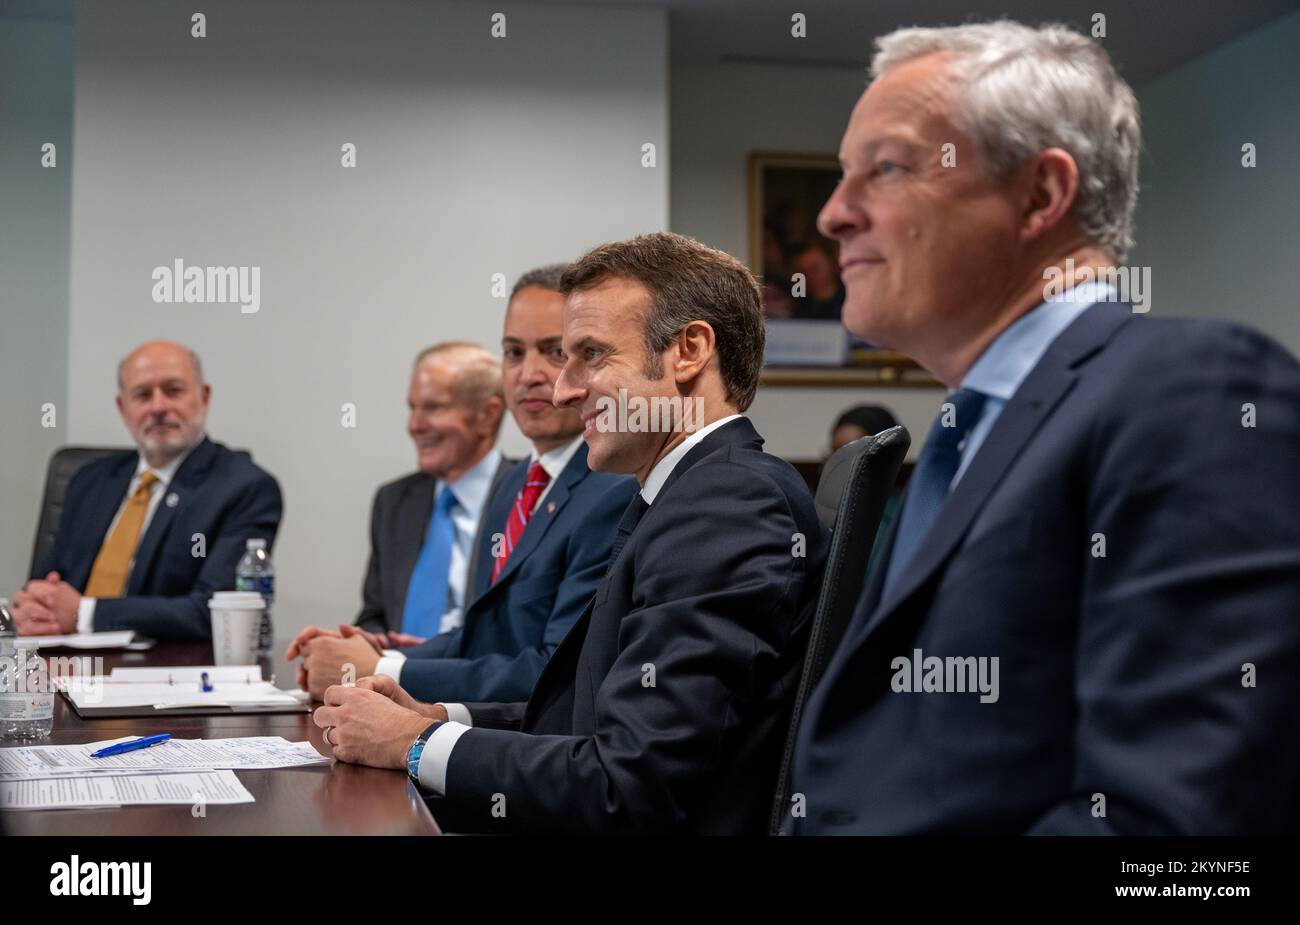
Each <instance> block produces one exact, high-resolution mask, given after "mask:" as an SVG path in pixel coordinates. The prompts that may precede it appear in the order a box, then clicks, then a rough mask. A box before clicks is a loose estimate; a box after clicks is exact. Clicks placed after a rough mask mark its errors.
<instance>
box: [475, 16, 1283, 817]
mask: <svg viewBox="0 0 1300 925" xmlns="http://www.w3.org/2000/svg"><path fill="white" fill-rule="evenodd" d="M879 48H880V51H879V54H878V55H877V56H876V59H875V61H874V62H873V68H872V70H873V75H874V81H873V82H872V84H871V85H870V86H869V87H868V89H867V90H866V92H865V93H864V94H863V96H862V98H861V100H860V101H859V102H858V104H857V107H856V108H855V109H854V111H853V115H852V117H851V118H850V121H849V126H848V130H847V132H846V133H845V136H844V140H843V143H842V145H841V149H840V159H841V161H842V163H843V168H844V173H843V178H842V179H841V180H840V183H839V185H838V186H837V188H836V190H835V192H834V193H833V194H832V196H831V198H830V200H829V201H828V202H827V204H826V206H825V208H824V209H823V210H822V213H821V216H820V219H819V226H820V228H821V230H822V231H823V233H825V234H827V235H829V236H831V237H834V238H837V239H838V240H839V241H840V262H841V266H842V268H843V275H844V280H845V282H846V283H847V286H848V299H847V302H846V303H845V308H844V319H845V323H846V324H847V325H848V327H849V329H850V330H851V331H852V332H853V333H855V334H857V335H859V336H860V337H863V338H865V339H867V340H869V341H871V342H872V343H878V344H882V345H884V346H886V347H889V348H892V349H896V350H899V351H901V352H903V353H906V354H908V355H910V356H912V357H914V358H915V359H916V360H917V361H918V362H919V363H920V364H921V365H922V366H924V367H925V368H927V369H928V370H930V371H931V372H932V373H933V374H934V375H935V376H936V378H938V379H939V380H940V381H941V382H943V383H945V384H946V385H947V386H948V388H949V389H951V390H952V391H951V392H950V394H949V396H948V398H947V401H946V402H945V403H944V406H943V408H942V410H941V412H940V414H939V417H938V419H937V420H936V422H935V426H934V428H933V429H932V430H931V433H930V436H929V438H928V439H927V441H926V443H925V445H924V447H923V448H922V450H921V454H920V457H919V459H918V460H917V464H916V468H915V469H914V471H913V474H912V477H911V480H910V482H909V484H908V487H907V490H906V494H905V495H904V499H903V503H902V509H901V511H900V513H899V516H898V519H897V520H896V522H895V529H894V530H893V532H892V536H891V537H890V540H889V542H888V544H887V546H886V548H885V549H884V550H883V552H882V555H881V557H880V562H879V563H878V565H877V567H876V568H875V569H874V571H873V573H872V574H871V575H870V576H869V577H868V578H867V581H866V587H865V590H864V593H863V595H862V598H861V600H860V602H859V605H858V609H857V612H856V614H855V616H854V619H853V621H852V622H851V624H850V625H849V627H848V629H847V631H846V633H845V635H844V638H843V641H842V642H841V644H840V646H839V647H838V649H837V651H836V652H835V654H834V655H833V657H832V658H831V661H830V663H829V664H828V666H827V669H826V672H825V674H824V676H823V677H822V680H821V682H820V684H819V685H818V686H817V688H816V689H815V691H814V693H813V694H812V696H811V697H810V699H809V702H808V706H807V709H806V710H805V711H804V714H803V717H802V720H801V724H800V730H799V734H798V739H797V750H796V754H795V763H794V773H793V782H792V793H793V797H792V802H791V805H790V810H791V812H790V816H789V825H790V828H792V829H793V831H795V832H797V833H807V834H822V833H827V834H829V833H845V834H875V833H1005V834H1011V833H1033V834H1089V833H1097V834H1101V833H1129V834H1134V833H1194V834H1223V833H1243V832H1271V831H1276V830H1278V829H1283V828H1287V827H1294V825H1295V819H1296V810H1297V806H1298V804H1297V781H1298V778H1300V775H1298V774H1297V769H1298V768H1300V736H1297V735H1296V732H1297V725H1296V717H1297V715H1298V714H1297V710H1296V706H1297V703H1300V672H1297V671H1296V665H1297V664H1298V663H1300V520H1298V519H1297V518H1296V517H1295V512H1296V511H1297V510H1300V485H1298V484H1297V473H1300V366H1298V365H1297V364H1296V362H1295V360H1294V359H1293V358H1292V357H1291V356H1289V355H1288V354H1287V353H1286V352H1285V351H1284V350H1282V349H1281V348H1279V347H1278V345H1277V344H1276V343H1274V342H1273V341H1271V340H1269V339H1268V338H1266V337H1264V336H1262V335H1260V334H1259V333H1257V332H1255V331H1253V330H1250V329H1248V328H1245V327H1242V326H1239V325H1236V324H1229V323H1225V322H1220V321H1209V320H1185V319H1172V318H1159V319H1155V318H1150V317H1146V316H1144V315H1143V314H1141V309H1140V308H1139V303H1140V302H1141V297H1140V296H1139V295H1137V294H1136V293H1133V294H1134V298H1132V299H1131V300H1130V299H1127V298H1125V294H1126V291H1130V292H1131V291H1132V287H1131V286H1130V282H1131V276H1130V275H1129V274H1136V273H1137V272H1139V269H1140V268H1132V267H1130V268H1122V269H1121V270H1120V271H1119V272H1116V273H1113V274H1112V273H1111V271H1112V270H1113V269H1114V268H1115V265H1116V264H1118V263H1120V262H1121V261H1122V260H1123V259H1124V256H1125V254H1126V252H1127V251H1128V249H1129V246H1130V244H1131V233H1132V225H1131V222H1132V215H1133V210H1134V206H1135V203H1136V199H1137V188H1138V184H1137V171H1138V153H1139V150H1140V148H1141V138H1140V131H1139V124H1138V112H1137V103H1136V100H1135V99H1134V96H1133V94H1132V92H1131V91H1130V89H1129V88H1128V86H1127V85H1126V84H1125V83H1124V82H1123V80H1122V79H1121V78H1120V77H1119V76H1118V75H1117V74H1116V72H1115V70H1114V69H1113V67H1112V65H1111V63H1110V61H1109V59H1108V57H1107V54H1106V52H1105V51H1104V50H1103V49H1102V47H1101V46H1100V45H1098V44H1096V43H1094V42H1092V41H1091V40H1090V39H1088V38H1086V37H1085V36H1083V35H1080V34H1078V33H1076V32H1074V31H1072V30H1069V29H1067V28H1065V27H1060V26H1047V27H1043V28H1041V29H1034V28H1030V27H1026V26H1022V25H1020V24H1017V23H1009V22H1002V23H995V24H986V25H976V26H963V27H958V28H953V29H905V30H900V31H899V32H896V33H893V34H891V35H887V36H885V37H883V38H882V39H880V40H879ZM1026 88H1029V89H1026ZM945 149H947V151H948V152H949V153H953V152H954V151H955V161H948V162H945V159H944V152H945ZM1189 192H1190V191H1189ZM1125 271H1127V272H1125ZM1229 272H1231V271H1230V270H1229ZM1144 292H1146V294H1148V295H1149V292H1148V291H1146V290H1144ZM1169 308H1170V309H1175V308H1177V306H1169ZM1135 309H1137V310H1138V313H1136V314H1135ZM453 762H454V759H453Z"/></svg>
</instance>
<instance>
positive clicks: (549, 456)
mask: <svg viewBox="0 0 1300 925" xmlns="http://www.w3.org/2000/svg"><path fill="white" fill-rule="evenodd" d="M581 445H582V437H581V436H579V437H575V438H574V439H573V440H571V441H570V442H569V443H566V444H565V445H564V446H560V447H556V448H555V449H553V450H550V451H548V452H546V453H543V454H541V455H540V456H539V455H538V453H537V450H536V448H534V449H533V451H532V453H531V454H530V455H529V462H530V463H535V462H540V463H541V464H542V469H544V470H545V471H546V474H547V475H548V476H550V481H549V482H547V484H546V487H545V488H544V489H542V493H541V495H539V496H538V498H537V503H538V504H539V505H540V504H541V503H542V502H543V501H544V500H546V496H547V495H548V494H550V493H551V486H552V485H554V484H555V480H556V479H557V478H559V477H560V473H561V472H563V471H564V467H565V466H567V465H568V464H569V460H571V459H573V454H574V453H576V452H578V447H579V446H581ZM494 471H495V470H494ZM457 497H458V498H459V495H457ZM485 503H486V502H485ZM487 527H488V529H489V530H494V529H496V528H497V527H498V525H497V524H488V525H487ZM500 527H501V528H502V529H504V525H500ZM471 542H472V540H471ZM471 603H472V602H471ZM457 617H458V618H459V622H458V623H457V624H456V625H457V626H459V625H461V624H462V623H464V613H463V612H459V613H457ZM453 628H454V627H453ZM441 632H446V630H442V631H441ZM405 661H406V656H405V655H404V654H403V653H402V652H401V651H400V650H398V649H385V650H384V654H383V656H382V657H381V658H380V659H379V663H378V664H377V665H375V674H382V675H387V676H388V677H390V678H392V679H393V680H394V681H396V682H397V683H398V684H400V683H402V663H403V662H405Z"/></svg>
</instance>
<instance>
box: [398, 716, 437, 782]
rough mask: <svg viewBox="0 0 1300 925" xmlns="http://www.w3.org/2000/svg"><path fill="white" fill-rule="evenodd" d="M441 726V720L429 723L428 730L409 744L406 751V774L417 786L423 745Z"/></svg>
mask: <svg viewBox="0 0 1300 925" xmlns="http://www.w3.org/2000/svg"><path fill="white" fill-rule="evenodd" d="M441 725H442V721H441V720H439V721H438V722H436V723H430V724H429V728H428V729H426V730H424V732H422V733H420V735H419V737H418V738H416V740H415V741H414V742H412V743H411V747H410V748H408V749H407V750H406V774H407V776H408V777H410V778H411V780H413V781H414V782H415V783H417V784H418V783H419V782H420V756H421V755H423V754H424V743H426V742H428V741H429V736H431V735H433V731H434V730H435V729H437V728H438V727H439V726H441Z"/></svg>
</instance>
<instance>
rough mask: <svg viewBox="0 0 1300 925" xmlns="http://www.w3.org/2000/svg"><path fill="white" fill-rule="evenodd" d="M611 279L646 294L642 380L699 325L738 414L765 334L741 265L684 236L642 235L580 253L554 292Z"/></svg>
mask: <svg viewBox="0 0 1300 925" xmlns="http://www.w3.org/2000/svg"><path fill="white" fill-rule="evenodd" d="M611 278H615V279H629V280H633V281H635V282H638V283H640V284H641V285H643V286H645V287H646V289H647V290H649V292H650V310H649V311H648V312H646V317H645V349H646V375H647V376H650V377H651V378H658V377H659V376H662V375H663V366H662V363H661V359H660V358H661V357H662V355H663V352H664V351H665V350H667V349H668V347H669V345H670V344H672V342H673V339H674V338H676V337H677V335H678V334H680V333H681V331H682V328H684V327H686V325H688V324H690V323H691V322H692V321H704V322H707V323H708V324H709V326H710V327H712V328H713V333H714V336H715V337H716V338H717V350H718V366H719V368H720V369H721V371H722V382H723V384H724V385H725V386H726V389H727V401H729V402H732V403H733V404H735V406H736V407H737V408H739V409H740V410H741V411H744V410H745V409H746V408H748V407H749V405H750V403H751V402H753V400H754V393H755V392H756V391H757V390H758V374H759V370H760V369H761V368H762V366H763V343H764V328H763V308H762V301H761V298H762V297H761V293H760V291H759V288H758V283H757V282H756V281H755V279H754V274H752V273H751V272H750V271H749V269H748V268H747V267H746V266H745V265H744V264H743V263H741V262H740V261H739V260H737V259H736V258H735V257H732V256H731V255H730V254H727V253H724V252H723V251H720V250H715V249H714V248H712V247H707V246H705V245H703V244H701V243H700V242H699V241H696V240H695V239H694V238H688V237H685V236H684V235H680V234H672V233H671V232H656V233H654V234H643V235H637V236H636V237H635V238H632V239H631V240H628V241H614V242H611V243H609V244H602V245H600V246H599V247H595V248H592V249H591V250H589V251H587V253H585V254H583V255H582V256H581V257H579V258H578V259H577V261H575V262H574V264H573V265H572V266H571V267H569V269H568V270H566V271H565V273H564V276H563V278H562V279H561V280H560V292H562V293H563V294H564V295H566V296H567V295H569V294H570V293H572V292H580V291H582V290H584V289H591V288H592V287H594V286H598V285H600V284H601V283H603V282H605V281H606V280H608V279H611Z"/></svg>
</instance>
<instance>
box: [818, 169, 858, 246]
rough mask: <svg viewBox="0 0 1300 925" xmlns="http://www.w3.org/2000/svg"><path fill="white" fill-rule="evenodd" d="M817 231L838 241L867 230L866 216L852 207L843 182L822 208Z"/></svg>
mask: <svg viewBox="0 0 1300 925" xmlns="http://www.w3.org/2000/svg"><path fill="white" fill-rule="evenodd" d="M817 230H818V231H820V232H821V233H822V234H823V235H825V236H826V237H828V238H837V239H838V238H844V237H847V236H848V235H850V234H852V233H853V232H855V231H864V230H866V216H865V215H863V213H862V211H861V210H860V209H856V208H852V207H850V205H849V203H848V196H847V194H846V192H845V189H844V183H843V181H841V182H840V184H839V185H838V186H836V187H835V191H834V192H833V193H831V198H830V199H828V200H826V205H824V206H822V210H821V212H820V213H819V214H818V216H817Z"/></svg>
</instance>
